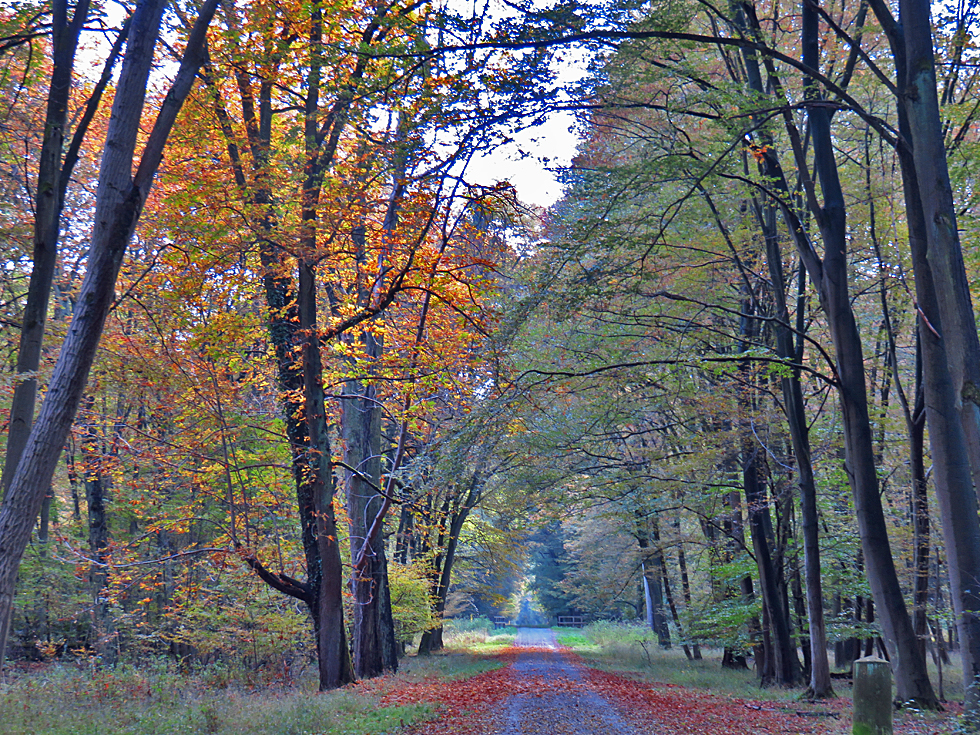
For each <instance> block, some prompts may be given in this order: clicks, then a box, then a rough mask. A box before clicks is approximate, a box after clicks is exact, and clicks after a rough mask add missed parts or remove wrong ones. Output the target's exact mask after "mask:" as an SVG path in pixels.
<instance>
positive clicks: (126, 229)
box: [0, 0, 217, 661]
mask: <svg viewBox="0 0 980 735" xmlns="http://www.w3.org/2000/svg"><path fill="white" fill-rule="evenodd" d="M164 6H165V3H163V2H160V1H159V0H146V2H143V3H140V5H139V6H138V7H137V9H136V11H135V13H134V16H133V20H132V26H131V29H130V36H129V40H128V42H127V46H126V52H125V57H124V61H123V68H122V71H121V73H120V77H119V83H118V85H117V88H116V96H115V99H114V101H113V118H112V121H111V122H110V126H109V131H108V134H107V138H106V149H105V153H104V155H103V158H102V169H101V173H100V176H99V188H98V192H97V195H96V212H95V224H94V228H93V233H92V247H91V252H90V255H89V265H88V269H87V272H86V278H85V282H84V284H83V285H82V289H81V292H80V294H79V299H78V305H77V306H76V309H75V313H74V314H73V317H72V324H71V327H70V329H69V332H68V335H67V336H66V338H65V341H64V344H63V345H62V349H61V353H60V355H59V357H58V362H57V364H56V366H55V371H54V374H53V375H52V377H51V382H50V384H49V386H48V391H47V395H46V399H45V401H44V405H43V406H42V408H41V413H40V414H39V416H38V420H37V422H36V423H35V425H34V427H33V428H32V430H31V433H30V435H29V437H28V441H27V445H26V447H25V449H24V452H23V453H22V455H21V461H20V464H19V466H18V469H17V473H16V474H15V475H14V477H13V479H12V480H11V484H10V487H9V488H8V490H7V494H6V496H5V497H4V500H3V503H2V505H0V661H2V660H3V654H4V652H5V649H6V640H7V632H8V630H9V625H10V617H11V613H12V611H13V596H14V584H15V582H16V578H17V569H18V567H19V565H20V560H21V558H22V556H23V554H24V549H25V547H26V546H27V541H28V538H29V537H30V532H31V529H32V528H33V526H34V523H35V521H36V519H37V514H38V511H39V509H40V507H41V501H42V500H43V498H44V493H45V492H46V490H47V487H48V485H49V483H50V482H51V477H52V475H53V474H54V468H55V464H56V463H57V461H58V457H59V456H60V454H61V450H62V447H63V446H64V444H65V439H66V438H67V436H68V431H69V429H70V427H71V422H72V420H73V419H74V416H75V412H76V410H77V409H78V405H79V402H80V401H81V398H82V393H83V391H84V389H85V383H86V380H87V378H88V372H89V368H90V367H91V365H92V360H93V359H94V356H95V351H96V349H97V347H98V343H99V338H100V336H101V334H102V328H103V326H104V324H105V319H106V315H107V313H108V310H109V307H110V305H111V303H112V299H113V297H114V295H115V293H114V288H115V281H116V276H117V274H118V272H119V267H120V265H121V263H122V257H123V254H124V253H125V251H126V247H127V245H128V244H129V240H130V238H131V237H132V235H133V231H134V230H135V228H136V224H137V222H138V221H139V215H140V213H141V211H142V208H143V204H144V202H145V201H146V197H147V194H148V193H149V189H150V186H151V185H152V182H153V176H154V174H155V173H156V170H157V168H158V167H159V165H160V161H161V160H162V158H163V148H164V145H165V144H166V141H167V137H168V136H169V134H170V130H171V128H172V127H173V124H174V121H175V120H176V117H177V114H178V112H179V111H180V107H181V105H182V104H183V101H184V99H186V97H187V95H188V94H189V92H190V90H191V87H192V85H193V83H194V79H195V76H196V74H197V70H198V69H199V68H200V66H201V64H202V63H203V61H204V55H203V49H204V40H205V34H206V32H207V28H208V25H209V24H210V22H211V18H212V16H213V15H214V12H215V9H216V7H217V2H216V0H207V2H205V4H204V5H203V6H202V8H201V11H200V13H199V15H198V18H197V21H196V22H195V24H194V28H193V29H192V32H191V34H190V36H189V37H188V42H187V48H186V50H185V52H184V55H183V58H182V59H181V64H180V67H179V69H178V72H177V76H176V78H175V81H174V83H173V85H172V87H171V89H170V93H169V94H168V96H167V98H166V99H165V100H164V101H163V103H162V104H161V106H160V109H159V112H158V114H157V117H156V121H155V123H154V125H153V129H152V130H151V133H150V136H149V137H148V138H147V141H146V144H145V145H144V147H143V152H142V155H141V157H140V160H139V165H138V166H137V169H136V172H135V174H134V173H133V162H134V155H135V150H136V138H137V133H138V131H139V123H140V118H141V116H142V113H143V106H144V100H145V96H146V88H147V79H148V77H149V72H150V68H151V65H152V63H153V57H154V54H153V50H154V47H155V45H156V41H157V38H158V36H159V33H160V21H161V18H162V15H163V10H164Z"/></svg>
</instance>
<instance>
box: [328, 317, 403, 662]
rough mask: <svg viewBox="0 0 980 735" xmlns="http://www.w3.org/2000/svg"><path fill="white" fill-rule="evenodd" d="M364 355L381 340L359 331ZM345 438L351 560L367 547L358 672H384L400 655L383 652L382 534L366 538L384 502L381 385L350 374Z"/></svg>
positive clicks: (357, 585)
mask: <svg viewBox="0 0 980 735" xmlns="http://www.w3.org/2000/svg"><path fill="white" fill-rule="evenodd" d="M361 340H362V343H363V346H364V352H365V356H366V357H367V358H368V359H369V360H373V359H377V358H378V357H379V356H380V352H381V344H380V341H379V340H378V339H376V338H375V336H374V335H373V334H372V333H371V332H369V331H365V332H363V333H362V334H361ZM341 410H342V414H341V422H342V425H341V426H342V434H343V439H344V462H345V464H346V465H347V468H345V470H344V482H345V484H346V487H347V515H348V518H349V522H350V538H351V554H352V555H353V560H352V561H353V562H356V561H357V556H358V554H360V553H361V552H362V550H364V545H365V544H367V549H366V550H364V561H363V563H362V564H361V567H360V569H355V571H354V578H353V579H352V581H351V587H352V590H353V594H354V620H353V623H354V629H353V631H354V632H353V637H354V640H353V648H354V671H355V673H356V675H357V676H358V677H359V678H368V677H373V676H378V675H380V674H382V673H383V672H384V671H385V670H386V669H390V668H392V665H393V664H394V666H397V660H396V661H394V662H392V661H391V660H390V658H388V659H387V660H386V657H385V655H384V649H385V647H386V646H385V645H383V644H384V638H385V631H384V622H385V619H386V618H385V611H384V602H385V600H387V599H388V595H387V590H386V589H383V587H384V585H385V582H386V576H387V575H386V570H385V567H386V563H385V553H384V537H383V536H382V535H379V536H378V538H376V539H374V540H368V538H367V535H368V530H369V529H370V528H371V526H372V522H373V521H374V519H375V517H376V516H377V514H378V512H379V511H380V510H381V507H382V505H383V504H384V498H383V496H382V495H381V494H380V493H379V492H378V488H379V487H380V483H381V412H380V410H379V403H378V396H377V389H376V387H375V385H373V384H372V383H365V382H362V381H361V380H356V379H350V380H348V381H346V383H345V384H344V399H343V404H342V406H341Z"/></svg>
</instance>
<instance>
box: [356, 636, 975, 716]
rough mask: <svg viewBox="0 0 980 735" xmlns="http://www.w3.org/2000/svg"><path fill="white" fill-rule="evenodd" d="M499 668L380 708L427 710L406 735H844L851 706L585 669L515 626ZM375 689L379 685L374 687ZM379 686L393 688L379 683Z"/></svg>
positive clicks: (425, 684)
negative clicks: (748, 695)
mask: <svg viewBox="0 0 980 735" xmlns="http://www.w3.org/2000/svg"><path fill="white" fill-rule="evenodd" d="M494 657H495V658H496V659H497V660H499V661H500V662H501V663H502V664H505V665H504V666H502V667H501V668H497V669H493V670H490V671H486V672H484V673H482V674H479V675H477V676H473V677H470V678H468V679H456V680H449V681H446V680H440V679H438V678H434V677H430V678H427V679H424V680H422V681H417V682H414V683H402V684H400V685H398V686H395V687H392V688H391V689H389V690H388V691H387V692H386V693H385V694H384V696H383V698H382V703H383V704H384V705H385V706H391V705H414V704H417V703H419V702H431V703H432V704H433V705H435V712H434V718H433V719H432V720H430V721H428V722H425V723H423V724H420V725H416V726H414V727H412V728H410V729H407V730H405V731H404V732H406V733H411V734H412V735H755V734H756V733H759V734H760V735H761V734H762V733H765V735H850V732H851V721H850V719H851V703H850V701H849V700H848V699H834V700H829V701H821V702H815V703H807V702H801V701H798V700H787V699H785V698H782V699H777V700H770V699H766V698H765V692H764V691H762V690H760V692H759V695H760V698H758V699H742V698H738V697H733V696H730V695H726V694H724V693H720V692H719V693H716V692H711V691H709V690H706V689H697V688H690V687H684V686H679V685H676V684H669V683H665V682H655V681H648V680H645V679H643V678H642V677H638V676H634V675H632V674H630V673H615V672H612V671H604V670H600V669H594V668H589V667H587V666H584V665H583V664H582V663H580V662H579V660H578V658H577V656H576V655H575V654H574V653H568V652H566V651H563V650H562V649H560V648H559V647H558V646H557V645H556V643H555V636H554V634H553V633H552V632H551V631H550V630H538V629H533V628H521V629H520V630H519V632H518V636H517V641H516V645H514V646H512V647H510V648H508V649H506V650H504V651H501V652H500V653H498V654H495V656H494ZM374 681H375V682H376V684H375V685H377V682H378V681H379V680H374ZM384 686H390V683H389V684H385V685H384ZM958 711H959V708H958V707H957V706H956V705H952V706H950V707H949V709H948V710H947V711H946V712H945V713H918V712H915V711H906V710H903V711H901V712H898V713H896V715H895V717H896V720H895V728H894V729H895V733H896V735H937V733H942V732H951V731H952V728H953V726H954V724H955V719H956V713H957V712H958Z"/></svg>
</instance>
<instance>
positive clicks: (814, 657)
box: [760, 203, 835, 699]
mask: <svg viewBox="0 0 980 735" xmlns="http://www.w3.org/2000/svg"><path fill="white" fill-rule="evenodd" d="M775 214H776V212H775V208H774V207H773V206H772V205H771V203H767V205H766V206H765V208H764V215H763V217H761V218H760V219H762V221H763V223H764V228H763V232H764V234H765V239H766V261H767V263H768V267H769V278H770V281H771V282H772V293H773V300H774V303H775V307H776V313H775V316H776V322H775V330H776V354H777V355H779V357H781V358H783V359H784V360H790V361H792V362H793V364H794V368H793V372H792V374H791V375H787V376H785V377H783V378H781V379H780V387H781V389H782V394H783V408H784V411H785V412H786V422H787V425H788V426H789V433H790V439H791V441H792V444H793V455H794V457H795V458H796V472H797V486H798V487H799V489H800V514H801V515H802V524H801V525H802V527H803V566H804V569H805V576H806V607H807V619H808V621H809V629H810V630H809V639H810V640H809V644H810V656H809V658H810V685H809V688H808V689H807V694H808V696H810V697H813V698H815V699H824V698H830V697H833V696H835V695H834V690H833V687H832V686H831V680H830V661H829V660H828V658H827V626H826V623H825V621H824V614H823V613H824V611H823V588H822V581H821V568H820V539H819V526H818V517H817V486H816V482H815V480H814V477H813V464H812V462H811V457H812V455H811V452H810V432H809V428H808V427H807V422H806V408H805V406H804V403H803V387H802V385H801V384H800V370H799V368H798V367H795V366H796V365H800V364H802V361H803V354H802V353H801V352H800V353H798V352H797V350H796V348H795V347H794V345H793V333H792V331H791V330H790V326H789V324H790V321H789V309H788V308H787V305H786V282H785V278H784V276H783V256H782V251H781V248H780V247H779V241H778V239H777V237H778V232H777V229H776V222H775ZM804 275H805V271H804V272H801V273H800V278H801V279H802V278H803V277H804ZM801 286H802V284H801ZM797 308H798V309H801V308H802V304H798V307H797ZM802 323H803V315H802V313H798V314H797V325H798V326H802ZM800 344H801V346H802V342H801V343H800Z"/></svg>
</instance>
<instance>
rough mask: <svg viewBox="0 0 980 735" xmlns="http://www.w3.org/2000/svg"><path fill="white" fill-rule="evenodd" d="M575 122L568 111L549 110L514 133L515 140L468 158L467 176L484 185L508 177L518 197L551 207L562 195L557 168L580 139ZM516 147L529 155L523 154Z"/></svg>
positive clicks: (564, 161)
mask: <svg viewBox="0 0 980 735" xmlns="http://www.w3.org/2000/svg"><path fill="white" fill-rule="evenodd" d="M574 126H575V117H574V116H573V115H572V114H571V113H568V112H555V113H552V114H551V116H550V117H549V118H548V120H547V121H546V122H545V123H544V124H543V125H540V126H538V127H536V128H534V129H533V130H528V131H524V132H521V133H517V134H515V135H514V138H515V143H513V144H510V145H508V146H504V147H501V148H497V149H495V150H494V151H492V152H490V153H488V154H487V155H484V156H482V157H480V158H477V159H475V160H473V161H471V162H470V165H469V167H468V168H467V172H466V179H467V180H468V181H471V182H473V183H479V184H486V185H492V184H495V183H497V182H499V181H509V182H510V183H511V184H512V185H513V186H514V188H515V189H516V190H517V194H518V196H519V197H520V199H521V201H523V202H525V203H527V204H534V205H536V206H538V207H550V206H551V205H552V204H554V203H555V202H557V201H558V200H559V199H560V198H561V196H562V187H561V184H559V183H558V178H557V172H558V170H559V169H561V168H563V167H567V166H568V165H569V164H570V163H571V161H572V157H573V156H574V155H575V149H576V147H577V146H578V143H579V137H578V135H576V134H575V132H574V131H573V128H574ZM519 149H520V150H524V151H527V152H529V153H530V154H531V155H530V156H524V157H522V156H521V155H520V153H519V152H518V150H519ZM545 158H546V159H548V160H547V163H545V162H544V161H543V160H542V159H545Z"/></svg>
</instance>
